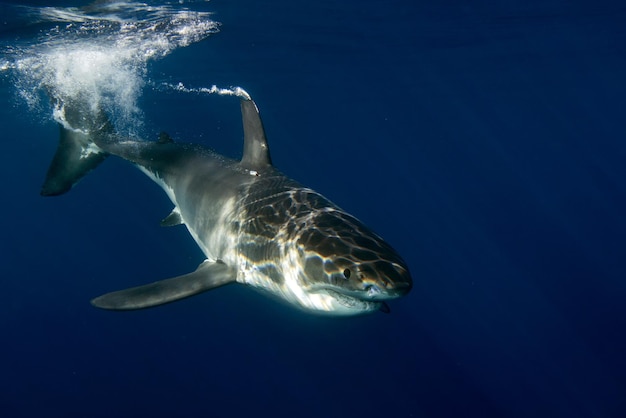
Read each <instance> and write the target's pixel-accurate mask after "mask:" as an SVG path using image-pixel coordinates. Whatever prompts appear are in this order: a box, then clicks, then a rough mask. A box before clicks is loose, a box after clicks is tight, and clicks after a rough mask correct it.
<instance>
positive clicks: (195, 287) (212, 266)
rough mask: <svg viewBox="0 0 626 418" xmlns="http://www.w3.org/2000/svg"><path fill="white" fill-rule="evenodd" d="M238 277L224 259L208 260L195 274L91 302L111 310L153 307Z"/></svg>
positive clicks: (128, 290)
mask: <svg viewBox="0 0 626 418" xmlns="http://www.w3.org/2000/svg"><path fill="white" fill-rule="evenodd" d="M235 279H236V272H235V270H234V269H232V268H231V267H229V266H227V265H226V264H224V263H222V262H219V261H218V262H212V261H208V260H207V261H205V262H204V263H202V264H200V266H199V267H198V268H197V269H196V271H194V272H193V273H189V274H185V275H183V276H178V277H174V278H172V279H167V280H161V281H158V282H154V283H150V284H147V285H144V286H138V287H132V288H130V289H125V290H120V291H117V292H111V293H107V294H106V295H102V296H99V297H97V298H95V299H93V300H92V301H91V304H92V305H94V306H96V307H98V308H102V309H110V310H132V309H143V308H150V307H152V306H158V305H163V304H164V303H169V302H174V301H177V300H179V299H183V298H186V297H189V296H193V295H197V294H198V293H202V292H206V291H207V290H211V289H215V288H216V287H220V286H223V285H225V284H228V283H233V282H234V281H235Z"/></svg>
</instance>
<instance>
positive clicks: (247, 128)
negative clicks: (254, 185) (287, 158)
mask: <svg viewBox="0 0 626 418" xmlns="http://www.w3.org/2000/svg"><path fill="white" fill-rule="evenodd" d="M241 118H242V120H243V158H242V159H241V165H243V166H244V167H245V168H247V169H249V170H260V169H263V168H265V167H267V166H270V165H272V159H271V158H270V148H269V146H268V145H267V140H266V139H265V130H264V129H263V122H261V116H260V115H259V109H258V108H257V107H256V104H255V103H254V102H253V101H252V100H242V101H241Z"/></svg>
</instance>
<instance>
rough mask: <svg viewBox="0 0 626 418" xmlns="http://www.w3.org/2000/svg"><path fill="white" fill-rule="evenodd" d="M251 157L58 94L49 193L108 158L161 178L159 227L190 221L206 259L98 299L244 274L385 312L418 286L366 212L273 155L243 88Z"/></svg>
mask: <svg viewBox="0 0 626 418" xmlns="http://www.w3.org/2000/svg"><path fill="white" fill-rule="evenodd" d="M240 105H241V115H242V121H243V139H244V140H243V156H242V158H241V160H235V159H231V158H227V157H225V156H222V155H220V154H218V153H216V152H214V151H212V150H210V149H208V148H206V147H204V146H202V145H198V144H192V143H182V142H180V143H179V142H178V141H176V142H175V141H173V140H172V139H171V138H170V136H169V135H167V134H165V133H161V134H160V136H159V139H158V140H156V141H146V140H137V139H130V138H123V137H121V136H120V135H119V134H118V133H116V132H115V129H114V127H113V126H112V123H111V122H110V121H109V119H108V118H107V116H106V115H105V112H104V111H96V112H94V111H93V109H83V108H81V106H73V107H72V106H67V105H61V104H59V103H57V105H56V109H57V111H59V112H61V113H63V115H64V118H63V121H64V122H63V123H62V124H60V138H59V144H58V147H57V150H56V153H55V155H54V157H53V160H52V163H51V165H50V167H49V169H48V172H47V175H46V178H45V181H44V184H43V186H42V189H41V194H42V195H44V196H55V195H61V194H64V193H66V192H67V191H69V190H70V189H71V188H72V187H73V186H74V185H75V184H76V183H78V181H79V180H80V179H82V178H83V177H84V176H85V175H86V174H87V173H89V172H90V171H92V170H93V169H95V168H96V167H97V166H98V165H99V164H100V163H102V162H103V161H104V160H105V159H106V158H107V157H109V156H117V157H120V158H122V159H124V160H126V161H128V162H130V163H132V164H134V165H135V166H137V167H138V168H139V169H140V170H141V171H143V172H144V173H145V174H146V175H147V176H148V177H149V178H151V179H152V180H153V181H154V182H156V183H157V184H158V185H159V186H161V187H162V189H163V190H164V191H165V193H166V194H167V195H168V196H169V198H170V200H171V201H172V203H173V205H174V208H173V210H172V211H171V213H170V214H169V215H168V216H167V217H166V218H165V219H163V220H162V221H161V225H163V226H176V225H184V226H185V227H186V228H187V230H188V231H189V233H190V235H191V237H193V239H194V240H195V242H196V243H197V245H198V246H199V247H200V249H201V250H202V252H203V254H204V255H205V256H206V259H205V260H204V261H203V262H202V263H201V264H200V265H199V266H198V267H197V268H196V269H195V270H194V271H192V272H191V273H187V274H184V275H181V276H178V277H174V278H169V279H164V280H159V281H156V282H152V283H148V284H144V285H140V286H136V287H131V288H128V289H123V290H118V291H113V292H110V293H107V294H104V295H102V296H99V297H96V298H94V299H93V300H92V301H91V303H92V305H93V306H95V307H98V308H102V309H106V310H135V309H143V308H149V307H154V306H158V305H163V304H166V303H170V302H174V301H177V300H180V299H184V298H187V297H190V296H193V295H197V294H199V293H202V292H206V291H209V290H213V289H216V288H219V287H221V286H224V285H228V284H233V283H238V284H241V285H244V286H249V287H252V288H254V289H257V290H259V291H261V292H262V293H265V294H267V295H269V296H272V297H274V298H276V299H278V300H281V301H283V302H286V303H287V304H288V305H291V306H294V307H296V308H299V309H301V310H303V311H306V312H308V313H313V314H320V315H328V316H354V315H361V314H366V313H371V312H377V311H382V312H389V307H388V305H387V302H388V301H389V300H392V299H396V298H399V297H401V296H404V295H406V294H407V293H409V291H410V290H411V288H412V278H411V274H410V272H409V269H408V266H407V264H406V263H405V261H404V260H403V259H402V258H401V257H400V255H399V254H398V253H397V252H396V251H395V250H394V249H393V248H392V247H391V246H390V245H389V244H388V243H387V242H385V241H384V240H383V239H382V238H381V237H380V236H378V235H377V234H376V233H374V232H373V231H372V230H370V229H369V228H368V227H366V226H365V225H364V224H363V223H362V222H361V221H359V220H358V219H357V218H355V217H354V216H352V215H350V214H348V213H347V212H346V211H344V210H342V209H341V208H339V207H338V206H337V205H335V204H334V203H332V202H331V201H330V200H328V199H327V198H325V197H324V196H322V195H321V194H319V193H317V192H316V191H314V190H312V189H310V188H308V187H305V186H303V185H301V184H299V183H298V182H296V181H295V180H292V179H291V178H289V177H287V176H286V175H284V174H283V173H281V172H280V171H279V170H278V169H276V168H275V167H274V165H273V164H272V160H271V157H270V150H269V146H268V142H267V139H266V135H265V129H264V127H263V123H262V120H261V117H260V114H259V109H258V107H257V105H256V103H255V102H254V101H253V100H251V99H249V98H241V100H240Z"/></svg>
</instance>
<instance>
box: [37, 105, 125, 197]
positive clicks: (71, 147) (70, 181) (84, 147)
mask: <svg viewBox="0 0 626 418" xmlns="http://www.w3.org/2000/svg"><path fill="white" fill-rule="evenodd" d="M63 110H64V117H65V123H63V124H61V123H60V124H59V127H60V130H61V134H60V136H59V145H58V147H57V150H56V152H55V154H54V157H53V158H52V163H51V164H50V167H49V168H48V172H47V174H46V179H45V181H44V184H43V186H42V187H41V195H42V196H57V195H60V194H63V193H65V192H67V191H69V190H70V189H71V188H72V187H73V186H74V185H75V184H76V183H78V181H79V180H80V179H82V178H83V177H84V176H85V175H86V174H87V173H89V172H90V171H91V170H93V169H94V168H96V167H97V166H98V165H99V164H100V163H101V162H102V161H104V159H105V158H106V157H107V156H108V154H107V153H106V152H104V151H102V150H101V149H100V148H99V147H98V146H97V145H96V144H95V142H94V141H95V140H96V139H100V138H102V137H104V136H108V135H112V134H113V128H112V125H111V123H110V122H109V120H108V118H107V117H106V115H105V114H104V112H103V111H97V112H95V114H94V112H92V111H80V110H74V111H67V110H65V109H64V108H63Z"/></svg>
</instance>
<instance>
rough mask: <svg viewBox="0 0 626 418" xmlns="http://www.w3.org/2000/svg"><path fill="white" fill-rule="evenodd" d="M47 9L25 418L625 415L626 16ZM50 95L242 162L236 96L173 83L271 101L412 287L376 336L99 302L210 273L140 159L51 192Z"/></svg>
mask: <svg viewBox="0 0 626 418" xmlns="http://www.w3.org/2000/svg"><path fill="white" fill-rule="evenodd" d="M20 5H22V6H28V7H17V4H13V3H2V4H0V10H1V11H2V13H1V17H0V42H1V47H2V55H1V56H0V69H1V71H0V89H1V90H0V97H1V98H2V106H0V121H1V123H2V128H3V134H2V146H3V149H2V156H1V157H0V158H1V164H0V170H1V171H0V178H2V179H3V182H2V184H3V188H4V190H3V202H2V203H3V204H2V205H1V208H0V211H1V214H2V218H3V219H4V220H5V221H4V222H3V232H2V235H1V238H0V250H1V252H0V253H1V254H2V261H3V262H2V266H3V268H2V274H1V277H2V284H3V290H2V292H0V334H1V335H2V345H1V346H0V347H1V348H0V353H1V356H0V359H1V360H0V365H1V369H0V415H1V416H2V417H31V416H32V417H34V416H37V417H39V416H46V417H113V416H114V417H137V416H153V417H199V416H208V417H244V416H245V417H248V416H256V415H261V416H274V417H291V416H302V417H353V416H359V417H370V416H371V417H374V416H376V417H380V416H385V417H469V416H475V417H531V416H532V417H623V416H626V356H625V355H624V353H626V337H624V331H625V329H626V303H625V301H626V281H625V278H626V261H625V259H626V257H625V256H624V254H625V253H626V236H625V233H626V221H625V220H624V213H625V212H626V194H625V192H626V185H625V183H624V179H625V178H626V164H625V163H624V162H625V161H626V160H625V159H626V141H625V140H624V138H626V124H624V116H623V113H624V109H626V78H625V77H624V74H626V6H624V5H623V4H622V3H621V2H618V1H614V2H611V1H599V2H598V1H594V2H591V1H577V2H566V1H562V0H554V1H503V2H497V3H496V2H490V1H477V2H471V3H470V2H465V1H457V0H449V1H439V2H425V1H400V0H391V1H386V2H376V1H370V0H366V1H358V2H356V1H344V2H334V1H327V0H323V1H316V2H293V1H285V0H276V1H273V2H271V4H268V3H263V2H253V1H249V0H239V1H223V0H214V1H212V2H201V1H197V2H186V1H184V2H173V3H149V4H147V5H142V4H139V3H123V2H122V3H113V5H117V6H115V7H113V6H111V3H100V4H95V5H92V6H90V7H84V6H85V3H83V4H81V3H80V2H73V3H69V2H68V3H67V4H62V5H59V4H54V5H51V4H44V3H41V2H20ZM107 5H109V6H107ZM50 6H54V8H50ZM81 6H83V8H82V9H81V8H77V7H81ZM46 7H48V8H46ZM133 7H134V8H135V9H133ZM205 13H212V14H210V15H208V14H205ZM102 22H108V23H106V25H105V26H104V27H102V26H98V25H101V24H102ZM151 22H152V23H154V25H152V26H151ZM209 22H219V26H218V27H209V26H202V25H203V24H208V23H209ZM157 23H160V24H157ZM177 25H178V26H177ZM165 35H167V36H165ZM126 36H128V37H126ZM124 40H125V41H128V42H126V43H124V42H121V41H124ZM92 41H93V42H92ZM93 45H104V48H109V49H108V50H105V51H106V53H105V54H104V55H101V54H97V53H98V52H102V51H103V50H102V49H99V47H93ZM86 46H88V47H86ZM51 51H59V52H61V53H60V54H56V55H54V56H52V55H51V54H50V52H51ZM92 53H96V54H95V55H88V54H92ZM85 54H87V55H85ZM52 58H54V59H52ZM85 62H87V63H88V64H90V65H91V64H94V63H95V65H94V66H87V67H86V68H82V67H81V65H83V64H84V63H85ZM43 79H45V80H46V82H47V83H48V85H53V86H54V87H55V88H58V91H61V92H64V93H68V92H75V91H76V89H78V91H82V92H88V93H89V94H93V95H94V97H97V98H99V99H102V100H103V101H104V103H105V105H106V106H108V107H109V108H110V109H112V110H113V111H114V112H116V113H115V115H116V117H117V119H116V121H117V123H118V127H119V128H120V129H123V130H126V131H128V132H131V133H133V134H137V135H146V136H150V135H156V132H158V131H160V130H166V131H168V132H169V133H170V134H171V135H172V136H173V137H174V138H175V139H176V140H180V141H190V142H201V143H203V144H205V145H207V146H210V147H213V148H214V149H216V150H217V151H219V152H221V153H223V154H225V155H229V156H232V157H236V156H238V155H241V139H242V132H241V126H240V125H241V121H240V115H239V107H238V103H237V100H236V99H235V98H232V97H224V96H216V95H206V94H196V93H184V92H180V91H176V89H174V88H171V87H168V86H176V85H178V83H183V84H184V86H186V87H188V88H190V89H199V88H203V87H204V88H205V87H210V86H212V85H217V86H220V87H229V86H241V87H243V88H245V89H246V91H248V92H249V93H250V94H251V95H252V97H253V98H254V99H255V100H256V102H257V104H258V105H259V107H260V109H261V113H262V116H263V120H264V123H265V128H266V131H267V134H268V138H269V141H270V147H271V150H272V158H273V161H274V163H275V164H276V165H277V166H278V167H279V168H280V169H281V170H282V171H283V172H285V173H286V174H288V175H289V176H291V177H293V178H295V179H297V180H299V181H300V182H302V183H303V184H306V185H307V186H310V187H312V188H314V189H316V190H318V191H320V192H321V193H323V194H324V195H326V196H327V197H329V198H331V199H332V200H333V201H335V202H336V203H337V204H339V205H340V206H341V207H343V208H344V209H346V210H348V211H349V212H351V213H353V214H354V215H356V216H357V217H359V218H360V219H361V220H362V221H364V222H365V223H366V224H367V225H369V226H371V227H372V228H373V229H374V230H376V231H377V232H378V233H380V234H381V235H382V236H384V237H385V239H387V240H388V241H389V242H390V243H391V244H392V245H393V246H394V247H395V248H396V249H397V250H398V251H399V252H400V254H402V255H403V257H404V258H405V259H406V261H407V262H408V264H409V266H410V268H411V271H412V274H413V278H414V288H413V291H412V292H411V294H409V295H408V296H406V297H405V298H402V299H399V300H396V301H393V302H391V303H390V307H391V311H392V312H391V314H389V315H383V314H375V315H370V316H364V317H358V318H351V319H332V318H321V317H315V316H310V315H307V314H305V313H301V312H298V311H294V310H293V309H291V308H289V307H287V306H283V305H281V304H278V303H276V302H275V301H273V300H270V299H267V298H264V297H263V296H262V295H259V294H257V293H255V292H253V291H250V290H248V289H245V288H241V287H236V286H230V287H225V288H221V289H218V290H215V291H212V292H208V293H206V294H203V295H199V296H196V297H193V298H190V299H187V300H184V301H180V302H177V303H174V304H170V305H166V306H162V307H158V308H154V309H149V310H145V311H137V312H126V313H115V312H106V311H101V310H97V309H95V308H93V307H92V306H91V305H90V304H89V300H90V299H91V298H92V297H94V296H97V295H100V294H102V293H105V292H108V291H112V290H117V289H122V288H125V287H129V286H133V285H138V284H143V283H147V282H150V281H154V280H158V279H162V278H166V277H171V276H175V275H179V274H181V273H184V272H188V271H191V270H192V269H194V268H195V267H196V266H197V265H198V263H199V262H201V261H202V254H201V252H200V250H199V249H197V248H196V245H195V244H194V242H193V240H192V239H191V238H190V237H189V236H188V235H187V232H186V231H185V230H184V228H161V227H160V226H159V221H160V220H161V219H162V218H163V217H165V216H166V215H167V214H168V213H169V211H170V210H171V204H170V202H169V200H168V199H167V197H166V196H165V194H164V193H163V192H162V191H161V190H160V189H159V188H158V187H157V186H156V185H154V184H153V183H152V182H150V181H149V180H148V179H147V178H145V176H144V175H143V174H142V173H141V172H139V171H138V170H136V169H135V168H133V167H131V166H130V165H128V164H127V163H125V162H123V161H120V160H117V159H113V158H110V159H109V160H107V161H106V162H105V163H104V164H103V165H102V166H101V167H99V168H98V169H97V170H96V171H95V172H94V173H92V174H90V175H89V176H88V177H86V178H85V179H84V180H83V181H82V182H81V183H80V184H79V185H77V186H76V188H74V189H73V190H72V191H71V192H70V193H68V194H66V195H63V196H60V197H55V198H43V197H40V196H39V189H40V186H41V183H42V181H43V179H44V176H45V172H46V170H47V167H48V164H49V161H50V159H51V157H52V155H53V153H54V149H55V147H56V142H57V137H58V127H57V124H56V122H54V120H53V117H52V106H51V105H50V104H49V103H48V102H47V101H46V99H45V95H44V93H45V92H44V91H41V90H40V88H41V85H40V84H38V83H40V81H41V80H43ZM51 83H52V84H51Z"/></svg>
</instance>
